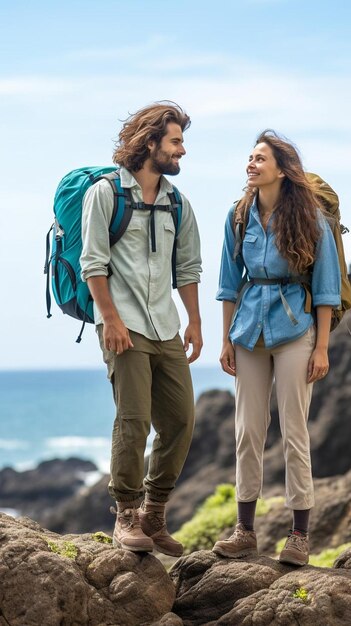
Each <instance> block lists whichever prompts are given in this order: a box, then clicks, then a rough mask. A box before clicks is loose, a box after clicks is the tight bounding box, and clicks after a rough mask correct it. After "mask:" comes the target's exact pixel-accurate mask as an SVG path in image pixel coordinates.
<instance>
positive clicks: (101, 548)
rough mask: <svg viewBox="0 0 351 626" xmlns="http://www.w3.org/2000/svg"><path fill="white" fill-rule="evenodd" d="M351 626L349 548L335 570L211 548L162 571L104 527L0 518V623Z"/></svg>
mask: <svg viewBox="0 0 351 626" xmlns="http://www.w3.org/2000/svg"><path fill="white" fill-rule="evenodd" d="M215 624H219V625H222V626H233V625H236V624H237V625H242V626H283V625H285V624H286V626H290V625H291V624H300V625H301V626H311V624H316V626H350V624H351V550H348V551H345V552H344V554H342V555H341V556H340V557H339V558H338V559H337V560H336V562H335V565H334V567H333V568H323V569H322V568H316V567H312V566H305V567H303V568H294V567H293V566H287V565H282V564H280V563H279V562H278V561H277V560H275V559H272V558H269V557H267V556H260V557H255V558H247V559H240V560H231V559H226V558H222V557H219V556H217V555H215V554H214V553H213V552H211V551H199V552H194V553H193V554H191V555H189V556H187V557H183V558H181V559H178V561H177V562H176V563H175V565H174V566H173V568H172V569H171V571H170V572H169V574H168V573H167V572H166V570H165V569H164V567H163V565H162V564H161V563H160V561H159V560H158V559H156V558H155V557H154V556H153V555H150V554H135V553H132V552H127V551H123V550H119V549H115V548H112V546H111V539H110V538H109V537H107V536H106V535H104V534H103V533H96V534H94V535H92V534H83V535H64V536H61V535H58V534H57V533H53V532H50V531H48V530H44V529H43V528H41V527H40V526H39V525H38V524H37V523H36V522H33V521H32V520H30V519H29V518H21V519H17V520H15V519H14V518H12V517H10V516H8V515H5V514H0V625H1V626H200V625H206V626H214V625H215Z"/></svg>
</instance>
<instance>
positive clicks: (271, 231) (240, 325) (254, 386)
mask: <svg viewBox="0 0 351 626" xmlns="http://www.w3.org/2000/svg"><path fill="white" fill-rule="evenodd" d="M246 171H247V176H248V181H247V188H246V193H245V196H244V198H243V200H242V201H240V203H239V205H238V206H237V207H236V215H238V214H239V213H240V214H241V217H242V221H244V222H246V223H247V226H246V229H245V235H244V238H243V243H242V252H241V254H240V255H239V256H238V257H237V258H236V260H235V261H234V259H233V253H234V249H235V243H236V239H237V238H238V237H237V236H236V235H235V234H234V229H233V209H231V211H230V212H229V215H228V217H227V221H226V225H225V239H224V245H223V253H222V263H221V270H220V279H219V290H218V293H217V296H216V297H217V300H222V301H223V347H222V352H221V356H220V362H221V365H222V369H223V370H224V371H225V372H226V373H227V374H230V375H231V376H235V377H236V415H235V431H236V494H237V501H238V523H237V525H236V527H235V530H234V533H233V534H232V536H231V537H230V538H229V539H227V540H224V541H217V543H216V544H215V546H214V548H213V550H214V552H216V553H217V554H220V555H222V556H227V557H229V558H239V557H242V556H246V555H248V554H257V541H256V534H255V531H254V517H255V508H256V502H257V498H259V497H261V489H262V469H263V467H262V465H263V463H262V462H263V451H264V445H265V441H266V436H267V429H268V426H269V423H270V396H271V390H272V383H273V378H274V379H275V385H276V393H277V400H278V410H279V420H280V428H281V433H282V438H283V449H284V458H285V467H286V504H287V506H288V507H289V508H290V509H292V514H293V515H292V516H293V524H292V529H291V531H290V533H289V535H288V538H287V541H286V543H285V547H284V549H283V550H282V552H281V554H280V561H281V562H284V563H292V564H294V565H305V564H306V563H308V557H309V547H308V521H309V512H310V509H311V508H312V507H313V504H314V496H313V484H312V473H311V459H310V445H309V435H308V430H307V419H308V411H309V405H310V401H311V394H312V387H313V382H314V381H316V380H319V379H321V378H323V377H324V376H325V375H326V374H327V372H328V341H329V332H330V320H331V309H332V306H338V305H339V304H340V271H339V264H338V258H337V253H336V247H335V243H334V238H333V235H332V233H331V230H330V228H329V226H328V224H327V222H326V220H325V219H324V218H323V215H322V213H321V212H320V211H319V209H318V202H317V200H316V197H315V195H314V193H313V187H312V186H311V184H310V183H309V182H308V180H307V178H306V176H305V174H304V171H303V168H302V163H301V160H300V157H299V155H298V153H297V151H296V149H295V148H294V146H292V145H291V144H290V143H289V142H288V141H287V140H285V139H283V138H281V137H279V136H278V135H277V134H276V133H275V132H274V131H269V130H268V131H264V132H263V133H261V135H260V136H259V137H258V139H257V142H256V145H255V148H254V150H253V151H252V154H251V155H250V157H249V162H248V165H247V170H246ZM243 216H244V217H243ZM245 216H246V217H245ZM246 218H247V221H246ZM236 219H237V217H236ZM235 233H237V230H235ZM244 267H245V268H246V270H247V272H248V277H249V278H250V279H251V281H250V283H249V284H248V285H246V286H245V288H244V290H243V291H241V293H240V295H239V293H238V292H240V285H241V284H242V274H243V270H244ZM252 279H253V280H252ZM267 279H269V280H267ZM306 281H307V282H309V286H308V289H307V288H306ZM307 291H310V292H311V296H312V311H313V314H311V313H310V312H306V311H305V300H306V293H307Z"/></svg>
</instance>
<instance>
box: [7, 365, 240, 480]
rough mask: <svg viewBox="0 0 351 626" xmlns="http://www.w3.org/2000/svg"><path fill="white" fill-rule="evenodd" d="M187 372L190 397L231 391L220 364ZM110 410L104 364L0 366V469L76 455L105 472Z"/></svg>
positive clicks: (24, 466)
mask: <svg viewBox="0 0 351 626" xmlns="http://www.w3.org/2000/svg"><path fill="white" fill-rule="evenodd" d="M191 374H192V379H193V385H194V392H195V399H197V398H198V397H199V395H200V394H201V393H203V392H204V391H208V390H210V389H227V390H229V391H232V392H233V387H234V382H233V379H232V377H230V376H228V375H226V374H224V372H222V370H221V369H220V366H219V365H218V366H214V367H212V366H192V367H191ZM114 415H115V407H114V403H113V400H112V394H111V389H110V383H109V382H108V380H107V378H106V372H105V370H104V369H98V370H53V371H37V370H31V371H0V469H3V468H4V467H12V468H14V469H16V470H18V471H23V470H26V469H31V468H33V467H36V466H37V465H38V463H40V462H41V461H45V460H48V459H53V458H62V459H64V458H69V457H72V456H76V457H79V458H82V459H86V460H90V461H93V462H94V463H95V464H96V466H97V467H98V469H99V471H100V472H108V471H109V456H110V439H111V430H112V424H113V420H114ZM152 437H153V433H151V434H150V437H149V439H148V448H150V445H151V443H152Z"/></svg>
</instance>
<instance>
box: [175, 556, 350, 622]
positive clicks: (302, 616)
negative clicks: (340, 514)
mask: <svg viewBox="0 0 351 626" xmlns="http://www.w3.org/2000/svg"><path fill="white" fill-rule="evenodd" d="M350 556H351V553H349V554H348V557H349V558H350ZM346 557H347V555H346V554H345V556H344V559H346ZM346 562H347V561H346ZM170 576H171V578H172V580H173V582H174V584H175V586H176V594H177V598H176V601H175V604H174V607H173V611H174V612H175V613H176V614H177V615H178V616H179V617H180V618H181V619H182V620H183V624H184V626H200V625H202V624H205V625H206V626H214V625H215V624H216V625H218V626H235V625H238V626H239V625H243V626H283V625H286V626H290V625H292V624H299V625H300V626H311V624H315V625H316V626H350V624H351V570H350V569H346V568H344V567H339V568H338V569H332V568H323V569H321V568H315V567H311V566H308V565H307V566H305V567H303V568H294V567H293V566H286V565H281V564H280V563H279V562H277V561H276V560H273V559H270V558H268V557H257V558H251V559H240V560H239V561H235V560H231V559H225V558H222V557H218V556H216V555H215V554H214V553H213V552H207V551H201V552H194V553H193V554H191V555H190V556H188V557H185V558H182V559H179V560H178V561H177V563H176V564H175V566H174V567H173V568H172V570H171V572H170Z"/></svg>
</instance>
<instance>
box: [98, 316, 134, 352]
mask: <svg viewBox="0 0 351 626" xmlns="http://www.w3.org/2000/svg"><path fill="white" fill-rule="evenodd" d="M103 337H104V345H105V348H106V350H111V351H112V352H116V353H117V354H122V353H123V352H124V351H125V350H129V348H134V346H133V344H132V340H131V338H130V336H129V331H128V328H127V327H126V326H125V324H124V322H123V321H122V320H121V318H120V317H116V318H115V319H114V320H112V321H110V320H108V321H106V320H104V333H103Z"/></svg>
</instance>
